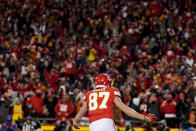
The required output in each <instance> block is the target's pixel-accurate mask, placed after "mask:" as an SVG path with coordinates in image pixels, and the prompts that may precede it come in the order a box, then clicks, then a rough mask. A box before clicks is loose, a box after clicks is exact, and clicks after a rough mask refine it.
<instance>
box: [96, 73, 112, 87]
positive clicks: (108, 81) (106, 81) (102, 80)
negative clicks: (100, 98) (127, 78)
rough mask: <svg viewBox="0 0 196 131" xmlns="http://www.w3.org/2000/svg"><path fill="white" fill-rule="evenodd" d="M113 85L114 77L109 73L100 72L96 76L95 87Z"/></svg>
mask: <svg viewBox="0 0 196 131" xmlns="http://www.w3.org/2000/svg"><path fill="white" fill-rule="evenodd" d="M111 85H112V78H111V77H110V76H109V75H108V74H100V75H98V76H97V77H96V78H95V88H108V87H111Z"/></svg>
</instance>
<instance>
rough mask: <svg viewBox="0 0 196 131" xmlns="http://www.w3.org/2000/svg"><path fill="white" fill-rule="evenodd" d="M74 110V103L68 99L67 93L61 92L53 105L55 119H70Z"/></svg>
mask: <svg viewBox="0 0 196 131" xmlns="http://www.w3.org/2000/svg"><path fill="white" fill-rule="evenodd" d="M73 112H74V105H73V103H72V101H70V100H69V96H68V94H63V95H62V98H61V99H59V101H58V103H57V104H56V106H55V113H56V119H57V120H62V119H70V118H71V116H72V114H73Z"/></svg>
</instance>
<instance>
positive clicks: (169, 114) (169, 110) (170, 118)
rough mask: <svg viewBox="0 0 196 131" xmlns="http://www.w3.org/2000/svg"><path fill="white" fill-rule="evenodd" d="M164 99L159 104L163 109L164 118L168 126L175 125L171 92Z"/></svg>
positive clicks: (174, 110)
mask: <svg viewBox="0 0 196 131" xmlns="http://www.w3.org/2000/svg"><path fill="white" fill-rule="evenodd" d="M166 100H167V101H163V103H162V104H161V107H162V108H163V110H164V118H165V119H166V122H167V126H168V127H175V126H176V125H175V120H176V102H175V100H174V99H173V96H172V95H171V94H169V95H168V96H167V99H166Z"/></svg>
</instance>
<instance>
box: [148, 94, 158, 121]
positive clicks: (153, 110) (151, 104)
mask: <svg viewBox="0 0 196 131" xmlns="http://www.w3.org/2000/svg"><path fill="white" fill-rule="evenodd" d="M148 113H150V114H153V115H154V116H156V117H158V118H159V117H160V116H159V102H158V99H157V97H156V95H155V94H151V95H150V97H149V101H148Z"/></svg>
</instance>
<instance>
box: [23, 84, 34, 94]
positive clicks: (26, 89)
mask: <svg viewBox="0 0 196 131" xmlns="http://www.w3.org/2000/svg"><path fill="white" fill-rule="evenodd" d="M32 86H33V82H30V83H29V85H28V86H27V87H25V88H24V91H25V92H26V91H29V90H30V89H31V87H32Z"/></svg>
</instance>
